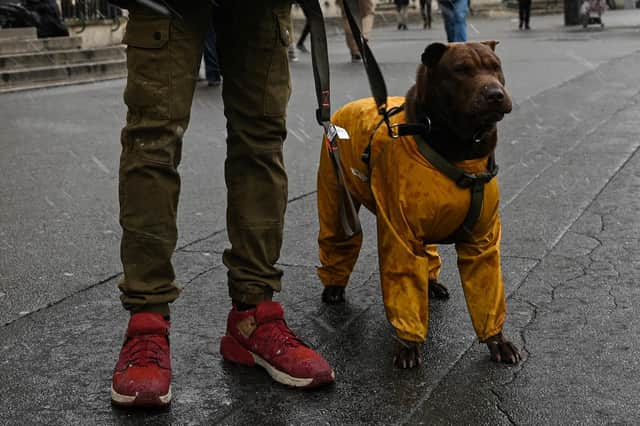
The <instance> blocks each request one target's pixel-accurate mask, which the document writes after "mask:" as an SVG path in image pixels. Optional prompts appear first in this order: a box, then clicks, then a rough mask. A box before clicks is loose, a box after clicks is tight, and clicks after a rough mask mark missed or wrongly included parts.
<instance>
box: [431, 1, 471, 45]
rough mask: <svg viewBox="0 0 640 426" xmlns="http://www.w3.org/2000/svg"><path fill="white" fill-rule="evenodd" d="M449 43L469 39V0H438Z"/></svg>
mask: <svg viewBox="0 0 640 426" xmlns="http://www.w3.org/2000/svg"><path fill="white" fill-rule="evenodd" d="M438 4H439V5H440V10H441V11H442V18H443V20H444V29H445V31H446V32H447V41H448V42H449V43H451V42H456V41H467V12H468V10H469V3H468V2H467V0H438Z"/></svg>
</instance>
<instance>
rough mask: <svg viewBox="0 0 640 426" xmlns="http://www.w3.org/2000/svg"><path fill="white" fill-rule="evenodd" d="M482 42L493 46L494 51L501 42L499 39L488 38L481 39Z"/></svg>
mask: <svg viewBox="0 0 640 426" xmlns="http://www.w3.org/2000/svg"><path fill="white" fill-rule="evenodd" d="M480 43H482V44H485V45H487V46H489V47H490V48H491V50H493V51H494V52H495V51H496V46H497V45H498V43H500V42H499V41H498V40H486V41H481V42H480Z"/></svg>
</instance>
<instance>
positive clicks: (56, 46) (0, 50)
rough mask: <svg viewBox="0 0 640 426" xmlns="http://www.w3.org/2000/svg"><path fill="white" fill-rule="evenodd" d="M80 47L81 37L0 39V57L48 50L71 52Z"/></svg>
mask: <svg viewBox="0 0 640 426" xmlns="http://www.w3.org/2000/svg"><path fill="white" fill-rule="evenodd" d="M3 31H4V30H3ZM81 47H82V37H80V36H70V37H51V38H38V39H34V40H13V39H7V40H3V39H0V55H9V54H15V53H30V52H43V51H49V50H71V49H80V48H81Z"/></svg>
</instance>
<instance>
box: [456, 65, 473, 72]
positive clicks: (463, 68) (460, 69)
mask: <svg viewBox="0 0 640 426" xmlns="http://www.w3.org/2000/svg"><path fill="white" fill-rule="evenodd" d="M453 72H455V73H458V74H467V73H470V72H471V66H469V65H467V64H457V65H455V66H454V67H453Z"/></svg>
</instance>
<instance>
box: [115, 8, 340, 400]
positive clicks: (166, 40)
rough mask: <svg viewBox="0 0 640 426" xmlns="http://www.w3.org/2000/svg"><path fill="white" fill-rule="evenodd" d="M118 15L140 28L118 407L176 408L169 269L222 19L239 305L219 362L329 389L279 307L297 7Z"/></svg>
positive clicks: (129, 129) (320, 362) (326, 372)
mask: <svg viewBox="0 0 640 426" xmlns="http://www.w3.org/2000/svg"><path fill="white" fill-rule="evenodd" d="M117 4H118V5H120V6H124V7H126V8H128V9H129V18H130V19H129V23H128V26H127V31H126V34H125V36H124V43H125V44H126V45H127V70H128V75H127V84H126V88H125V91H124V101H125V103H126V105H127V108H128V112H127V118H126V125H125V126H124V128H123V130H122V133H121V145H122V152H121V156H120V169H119V199H120V224H121V226H122V240H121V244H120V255H121V260H122V265H123V270H124V274H123V277H122V279H121V280H120V282H119V285H118V287H119V289H120V291H121V296H120V299H121V301H122V304H123V307H124V308H125V309H126V310H128V311H129V312H130V314H131V315H130V317H129V321H128V326H127V328H126V332H125V341H124V343H123V346H122V349H121V351H120V355H119V358H118V360H117V363H116V365H115V368H114V372H113V377H112V387H111V400H112V402H113V403H114V404H116V405H121V406H143V407H165V406H167V405H168V404H169V403H170V401H171V398H172V389H171V371H172V370H171V355H170V346H169V334H170V326H171V323H170V319H171V310H170V304H171V303H172V302H173V301H175V300H176V299H177V298H178V296H179V295H180V292H181V286H180V284H179V283H177V282H176V275H175V271H174V268H173V265H172V263H171V256H172V254H173V252H174V250H175V247H176V241H177V237H178V230H177V225H176V215H177V212H178V198H179V197H178V196H179V193H180V174H179V172H178V165H179V164H180V159H181V148H182V144H183V137H184V134H185V131H186V130H187V127H188V124H189V119H190V111H191V104H192V101H193V95H194V89H195V84H196V79H197V73H198V68H199V65H200V61H201V57H202V49H203V45H204V40H205V37H206V34H207V31H208V29H209V26H210V23H211V19H212V16H213V19H214V22H215V33H216V36H217V47H218V53H219V55H220V68H221V71H222V75H223V76H224V91H223V92H222V100H223V103H224V114H225V117H226V119H227V154H226V158H225V160H224V161H225V182H226V187H227V232H228V237H229V241H230V243H231V246H230V247H229V248H226V249H225V250H224V253H223V255H222V261H223V263H224V265H225V266H226V268H227V271H228V272H227V277H228V293H229V298H230V300H229V313H228V316H227V324H226V331H225V334H224V336H223V337H222V339H221V342H220V352H221V353H222V356H223V358H224V359H225V360H227V361H230V362H233V363H236V364H242V365H246V366H257V365H259V366H262V367H264V368H265V369H266V371H267V372H268V373H269V374H270V375H271V377H272V378H273V379H274V380H275V381H277V382H280V383H283V384H286V385H289V386H293V387H300V388H311V387H316V386H321V385H324V384H327V383H331V382H333V381H334V380H335V376H334V372H333V370H332V368H331V366H330V365H329V364H328V362H327V361H326V360H325V359H324V358H323V357H322V356H321V355H320V354H318V353H317V352H315V351H314V350H312V349H311V348H310V347H308V346H307V345H306V344H304V343H303V342H302V341H301V340H300V339H298V337H296V335H295V333H294V332H293V331H292V330H291V329H289V327H288V326H287V324H286V322H285V320H284V310H283V307H282V306H281V305H280V304H279V303H277V302H275V301H273V300H272V298H273V296H274V294H275V293H277V292H279V291H280V290H281V288H282V284H281V278H282V274H283V271H282V270H281V269H279V268H278V267H277V266H276V261H277V260H278V257H279V255H280V249H281V246H282V238H283V235H282V234H283V226H284V213H285V209H286V207H287V173H286V171H285V168H284V160H283V150H282V148H283V142H284V139H285V136H286V134H287V127H286V121H285V118H286V110H287V103H288V100H289V96H290V91H291V89H290V88H291V85H290V72H289V64H288V61H287V59H288V56H287V46H288V45H289V44H290V40H289V37H290V35H289V33H288V32H285V31H282V29H283V28H287V27H288V25H289V22H290V9H291V5H290V2H289V1H287V0H263V1H259V2H255V1H248V0H234V1H232V0H225V1H218V2H216V3H215V6H214V4H213V2H179V1H177V0H172V1H169V2H168V4H170V5H171V6H172V7H173V8H174V9H175V10H176V11H178V12H179V13H180V15H181V17H179V16H177V15H175V14H174V15H173V16H171V17H167V16H163V15H161V14H158V13H157V12H155V11H154V10H152V9H148V8H146V7H144V6H141V5H139V4H138V3H135V2H132V1H127V0H117ZM264 64H270V66H268V67H265V66H264ZM212 113H214V111H212ZM221 332H222V330H221ZM242 371H243V370H239V373H241V372H242Z"/></svg>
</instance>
